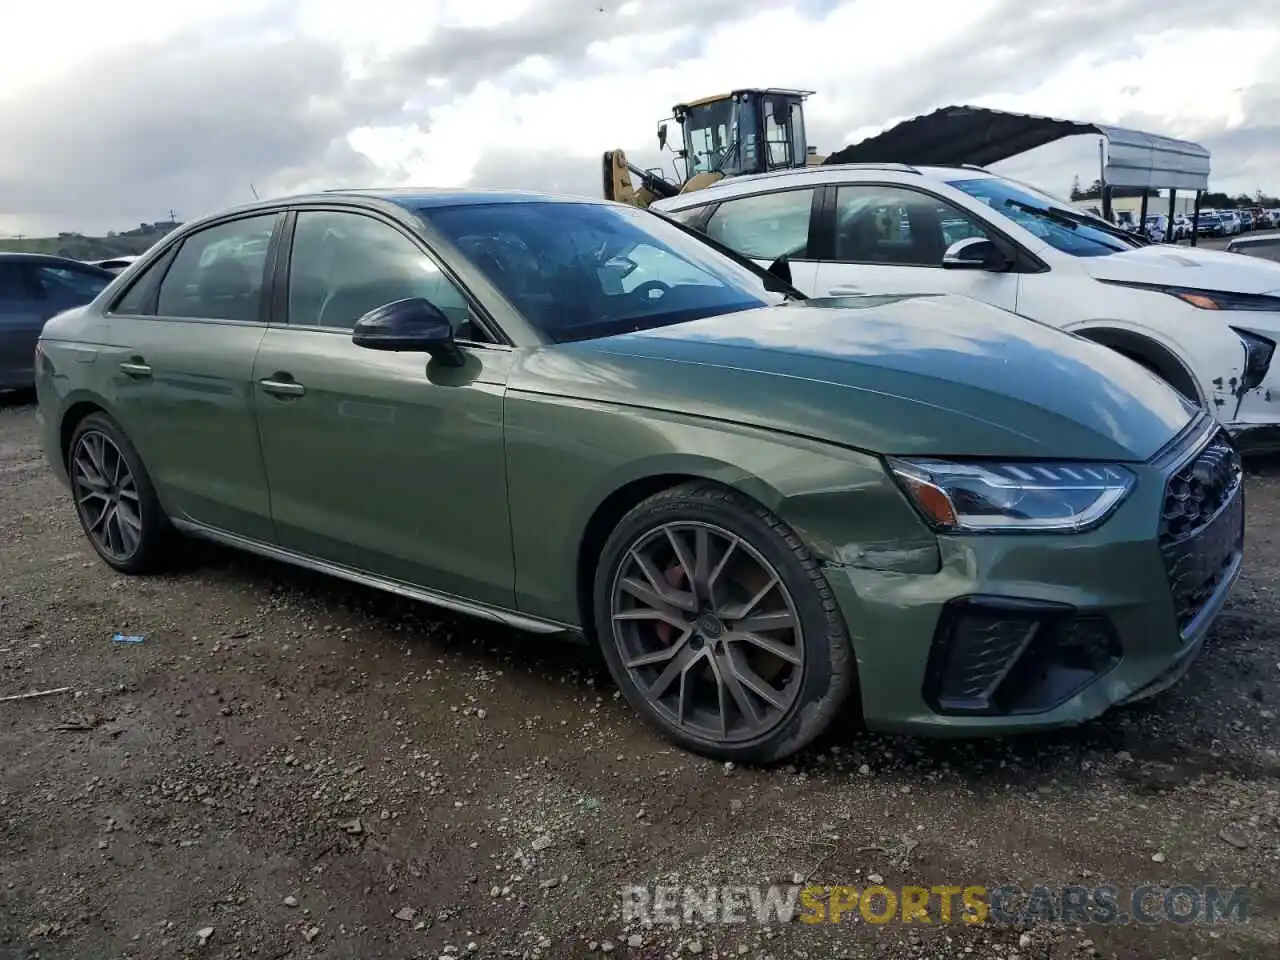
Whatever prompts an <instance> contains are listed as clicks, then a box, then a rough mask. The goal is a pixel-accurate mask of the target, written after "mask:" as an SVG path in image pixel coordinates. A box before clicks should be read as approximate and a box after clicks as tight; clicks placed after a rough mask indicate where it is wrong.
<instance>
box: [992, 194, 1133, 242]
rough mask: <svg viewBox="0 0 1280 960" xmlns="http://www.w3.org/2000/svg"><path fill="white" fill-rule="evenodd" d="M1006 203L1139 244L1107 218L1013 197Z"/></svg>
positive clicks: (1071, 225)
mask: <svg viewBox="0 0 1280 960" xmlns="http://www.w3.org/2000/svg"><path fill="white" fill-rule="evenodd" d="M1004 202H1005V205H1006V206H1010V207H1014V208H1015V209H1018V210H1022V211H1024V212H1026V213H1030V214H1033V215H1035V216H1038V217H1044V218H1045V219H1046V220H1050V221H1052V222H1053V223H1056V224H1059V225H1060V226H1063V227H1068V228H1070V229H1072V230H1079V229H1080V228H1081V227H1090V228H1092V229H1094V230H1097V231H1098V232H1099V233H1105V234H1106V235H1107V236H1111V237H1115V238H1116V239H1117V240H1123V241H1124V242H1125V243H1127V244H1129V245H1130V246H1132V247H1136V246H1139V244H1138V243H1137V242H1136V241H1135V240H1134V238H1133V237H1131V236H1130V235H1129V234H1127V233H1125V232H1124V231H1123V230H1121V229H1120V228H1119V227H1113V226H1112V225H1111V224H1109V223H1107V222H1106V221H1105V220H1098V219H1096V218H1094V217H1089V216H1085V215H1084V214H1083V213H1075V212H1073V211H1069V210H1062V209H1060V208H1058V207H1037V206H1035V205H1034V204H1031V203H1023V202H1022V201H1021V200H1014V199H1012V198H1006V199H1005V201H1004Z"/></svg>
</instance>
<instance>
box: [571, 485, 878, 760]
mask: <svg viewBox="0 0 1280 960" xmlns="http://www.w3.org/2000/svg"><path fill="white" fill-rule="evenodd" d="M595 611H596V632H597V635H598V638H599V641H600V645H601V649H602V651H603V653H604V657H605V659H606V661H607V662H608V665H609V670H610V672H611V673H612V675H613V677H614V680H615V681H616V682H617V684H618V686H619V687H620V689H621V690H622V692H623V694H624V696H626V698H627V700H628V701H629V702H630V703H631V705H632V706H633V707H634V708H635V709H636V710H637V711H639V712H640V714H641V715H642V716H643V717H644V718H645V719H646V720H647V721H649V722H650V723H651V724H652V725H654V726H655V727H656V728H657V729H658V730H659V731H660V732H662V733H663V734H664V735H666V736H667V737H668V738H669V739H671V740H672V741H674V742H676V743H678V744H680V745H681V746H684V747H686V748H687V749H690V750H693V751H695V752H697V753H701V754H703V755H706V756H710V757H715V758H716V759H720V760H739V761H746V762H770V761H774V760H779V759H781V758H782V757H785V756H787V755H788V754H791V753H794V752H795V751H796V750H799V749H800V748H801V747H803V746H805V745H806V744H807V743H809V742H810V741H811V740H813V738H814V737H816V736H818V734H819V733H821V732H822V731H823V730H824V729H825V728H826V727H827V725H828V724H829V723H830V722H831V720H832V719H833V718H834V717H835V716H836V714H837V713H838V712H839V710H840V709H841V707H842V706H843V705H844V703H845V701H846V699H847V697H848V694H849V692H850V690H851V689H852V687H853V684H854V671H855V667H854V661H853V655H852V649H851V645H850V642H849V637H848V634H847V632H846V630H845V626H844V621H843V619H842V618H841V615H840V611H839V609H838V607H837V605H836V602H835V598H834V596H833V595H832V592H831V588H830V586H829V585H828V583H827V581H826V578H825V576H824V575H823V572H822V569H821V567H820V566H819V564H818V562H817V560H816V559H815V558H814V557H813V556H812V555H810V553H809V552H808V550H807V549H806V548H805V546H804V545H803V543H801V541H800V539H799V537H797V536H796V534H795V532H794V531H792V530H791V529H790V528H789V527H787V526H786V524H784V523H783V522H782V521H781V520H780V519H779V518H778V517H776V516H775V515H774V514H772V513H771V512H770V511H768V510H765V509H764V508H763V507H761V506H760V505H758V504H756V503H754V502H752V501H750V500H748V499H747V498H746V497H744V496H742V495H741V494H739V493H738V492H736V491H734V490H732V489H729V488H727V487H723V486H720V485H717V484H710V483H689V484H685V485H682V486H678V487H674V488H672V489H669V490H664V491H662V492H659V493H657V494H654V495H653V496H651V497H649V498H648V499H647V500H645V501H643V502H642V503H640V504H639V505H637V506H636V507H635V508H634V509H632V510H631V511H630V512H629V513H628V514H627V515H626V516H625V517H624V518H623V519H622V520H621V521H620V522H619V523H618V525H617V527H616V528H615V529H614V531H613V533H612V535H611V536H610V537H609V539H608V541H607V543H606V544H605V547H604V550H603V551H602V554H601V558H600V563H599V566H598V568H597V571H596V578H595Z"/></svg>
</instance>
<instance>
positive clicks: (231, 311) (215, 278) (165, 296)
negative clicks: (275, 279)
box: [121, 213, 277, 321]
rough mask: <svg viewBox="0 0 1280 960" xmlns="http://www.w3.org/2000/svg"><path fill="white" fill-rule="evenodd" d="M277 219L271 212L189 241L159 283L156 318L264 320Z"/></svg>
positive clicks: (213, 229)
mask: <svg viewBox="0 0 1280 960" xmlns="http://www.w3.org/2000/svg"><path fill="white" fill-rule="evenodd" d="M276 217H277V215H276V214H274V213H268V214H262V215H260V216H256V217H246V218H244V219H243V220H232V221H230V222H228V223H220V224H218V225H217V226H216V227H208V228H207V229H204V230H200V231H198V232H196V233H193V234H191V236H189V237H187V238H186V239H184V240H183V241H182V248H181V249H180V250H179V251H178V255H177V256H175V257H174V258H173V263H172V265H170V267H169V271H168V273H166V274H165V278H164V280H163V281H162V282H161V284H160V296H159V300H158V302H157V304H156V314H157V315H158V316H162V317H198V318H201V319H209V320H239V321H254V320H257V319H259V316H260V305H261V301H262V286H263V277H264V274H265V271H266V264H267V248H268V247H269V246H270V243H271V232H272V230H273V229H274V228H275V223H276ZM135 286H137V285H135ZM131 292H132V291H131ZM126 299H128V298H127V297H126ZM121 307H123V304H121ZM122 312H123V311H122Z"/></svg>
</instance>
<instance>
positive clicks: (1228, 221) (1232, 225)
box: [1218, 210, 1243, 237]
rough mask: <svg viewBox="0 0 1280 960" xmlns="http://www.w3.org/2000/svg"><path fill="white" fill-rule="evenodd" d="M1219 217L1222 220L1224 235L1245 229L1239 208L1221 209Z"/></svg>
mask: <svg viewBox="0 0 1280 960" xmlns="http://www.w3.org/2000/svg"><path fill="white" fill-rule="evenodd" d="M1218 217H1219V218H1220V219H1221V220H1222V233H1223V236H1228V237H1229V236H1231V235H1233V234H1236V233H1239V232H1240V231H1241V230H1242V229H1243V221H1242V220H1241V219H1240V211H1239V210H1219V211H1218Z"/></svg>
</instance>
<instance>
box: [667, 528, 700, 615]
mask: <svg viewBox="0 0 1280 960" xmlns="http://www.w3.org/2000/svg"><path fill="white" fill-rule="evenodd" d="M663 529H664V530H665V532H666V534H667V541H668V542H669V543H670V544H671V549H672V551H673V552H674V553H675V555H676V560H677V562H679V564H680V569H681V570H682V571H684V577H685V580H686V582H687V583H688V584H689V592H690V593H691V594H692V595H693V603H694V608H695V609H696V608H697V604H698V580H697V561H696V560H695V559H694V557H693V556H692V555H690V553H689V545H688V544H686V543H685V542H684V540H683V538H681V536H680V535H679V534H678V533H676V532H675V531H674V530H672V529H671V528H670V527H664V528H663Z"/></svg>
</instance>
